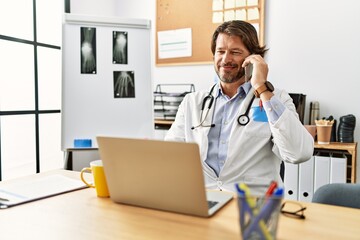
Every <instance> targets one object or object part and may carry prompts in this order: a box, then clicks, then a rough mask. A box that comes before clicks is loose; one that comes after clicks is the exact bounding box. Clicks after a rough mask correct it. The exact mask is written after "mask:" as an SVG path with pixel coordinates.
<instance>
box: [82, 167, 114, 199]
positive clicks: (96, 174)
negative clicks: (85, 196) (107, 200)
mask: <svg viewBox="0 0 360 240" xmlns="http://www.w3.org/2000/svg"><path fill="white" fill-rule="evenodd" d="M85 172H88V173H91V174H92V175H93V179H94V183H89V182H88V181H87V180H86V179H85V178H84V173H85ZM80 178H81V180H82V181H83V182H84V183H85V184H86V185H87V186H89V187H91V188H95V189H96V194H97V196H98V197H109V196H110V194H109V190H108V186H107V183H106V177H105V172H104V167H103V164H102V161H101V160H96V161H92V162H90V167H85V168H83V169H82V170H81V173H80Z"/></svg>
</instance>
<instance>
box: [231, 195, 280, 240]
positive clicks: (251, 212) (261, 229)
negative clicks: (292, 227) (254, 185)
mask: <svg viewBox="0 0 360 240" xmlns="http://www.w3.org/2000/svg"><path fill="white" fill-rule="evenodd" d="M282 199H283V197H282V196H268V197H266V196H251V195H250V196H246V195H240V194H239V195H238V207H239V222H240V230H241V235H242V239H244V240H249V239H266V240H268V239H276V232H277V227H278V220H279V214H280V205H281V201H282Z"/></svg>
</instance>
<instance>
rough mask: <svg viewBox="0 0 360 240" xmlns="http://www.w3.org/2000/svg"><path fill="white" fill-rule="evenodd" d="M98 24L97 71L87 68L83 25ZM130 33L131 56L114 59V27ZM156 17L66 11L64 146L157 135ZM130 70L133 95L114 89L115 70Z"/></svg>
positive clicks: (63, 105) (62, 110)
mask: <svg viewBox="0 0 360 240" xmlns="http://www.w3.org/2000/svg"><path fill="white" fill-rule="evenodd" d="M84 27H89V28H95V29H96V34H95V39H96V41H95V43H96V48H95V51H96V54H95V56H96V61H95V62H96V71H95V73H90V74H89V73H88V74H84V73H81V71H82V70H81V69H82V68H81V63H82V61H81V59H82V58H81V56H82V54H81V53H82V52H81V51H82V49H81V31H82V28H84ZM114 31H115V32H126V33H127V62H126V64H118V63H114V62H113V33H114ZM150 34H151V31H150V21H149V20H145V19H120V18H113V17H112V18H106V17H94V16H85V15H74V14H65V15H64V20H63V45H62V54H63V56H62V108H61V113H62V141H61V145H62V146H61V147H62V149H63V150H65V149H67V148H73V147H74V140H75V139H91V140H92V147H97V143H96V136H98V135H107V136H119V137H135V138H153V137H154V116H153V112H154V111H153V95H152V92H153V91H152V86H153V84H152V78H151V65H150V64H151V56H150V55H151V52H150V44H151V41H150ZM121 71H124V72H130V73H132V77H133V83H134V84H133V85H134V88H133V95H131V97H118V98H116V97H115V95H114V85H115V81H114V78H115V77H114V72H121Z"/></svg>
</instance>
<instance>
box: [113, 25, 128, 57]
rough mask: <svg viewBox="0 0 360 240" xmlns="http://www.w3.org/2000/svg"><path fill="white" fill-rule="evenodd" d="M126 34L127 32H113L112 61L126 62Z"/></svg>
mask: <svg viewBox="0 0 360 240" xmlns="http://www.w3.org/2000/svg"><path fill="white" fill-rule="evenodd" d="M127 42H128V34H127V32H116V31H114V32H113V63H115V64H127V63H128V51H127V50H128V49H127Z"/></svg>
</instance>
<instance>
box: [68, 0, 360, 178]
mask: <svg viewBox="0 0 360 240" xmlns="http://www.w3.org/2000/svg"><path fill="white" fill-rule="evenodd" d="M84 1H85V2H86V6H88V5H90V4H91V5H92V4H94V5H93V6H92V7H89V8H87V7H86V6H85V5H84V4H83V3H84ZM80 2H81V3H82V4H81V5H77V3H80ZM95 4H97V5H95ZM108 4H109V5H108ZM266 4H267V5H266V11H265V15H266V16H265V25H266V31H265V42H266V45H267V46H268V47H269V48H270V50H269V52H268V54H267V56H266V60H267V62H268V64H269V68H270V72H269V80H270V81H271V82H272V83H273V84H274V85H275V86H276V87H278V88H283V89H286V90H287V91H288V92H293V93H303V94H306V100H307V101H306V102H307V106H306V109H305V111H306V114H305V123H307V122H308V118H309V117H308V111H309V109H308V108H309V103H310V101H319V102H320V116H321V117H328V116H329V115H333V116H334V117H335V118H336V119H339V117H341V116H344V115H347V114H354V115H355V116H356V118H357V119H359V118H360V107H358V104H359V103H360V94H359V89H360V83H359V80H360V79H359V78H360V77H359V75H358V74H357V70H358V69H359V67H360V65H359V62H360V61H359V56H360V45H359V43H360V28H359V27H358V26H357V24H359V23H360V14H358V9H360V1H357V0H347V1H344V2H339V1H335V0H317V1H312V0H302V1H298V0H276V1H266ZM341 4H342V5H343V6H341ZM74 5H76V6H74ZM73 6H74V7H73ZM108 6H111V7H108ZM114 6H115V7H114ZM71 7H72V10H73V9H74V11H75V10H76V11H80V10H81V11H83V12H84V13H85V14H95V15H100V13H99V9H101V10H102V11H101V14H103V13H104V10H107V13H106V14H109V15H117V16H119V17H124V18H146V19H150V20H152V24H153V39H152V41H153V43H154V42H155V41H154V36H155V31H154V30H155V13H156V1H155V0H132V1H127V0H117V1H116V0H106V2H105V3H104V1H101V2H100V1H97V3H96V1H95V0H92V1H90V2H89V1H86V0H72V5H71ZM113 7H114V8H115V9H114V8H113ZM210 37H211V36H209V39H210ZM154 51H155V50H154V49H153V52H152V53H153V57H152V59H153V60H152V61H153V63H152V71H153V73H152V75H153V81H154V84H158V83H179V82H181V83H194V84H195V88H196V89H197V90H198V89H203V88H207V87H208V86H210V85H211V84H212V83H213V79H214V70H213V66H212V65H200V66H178V67H156V66H155V63H154V62H155V61H154V54H155V52H154ZM209 51H210V49H209ZM359 140H360V130H359V127H357V128H356V129H355V141H357V142H359ZM357 172H358V173H359V174H358V177H357V181H358V182H359V179H360V164H358V168H357Z"/></svg>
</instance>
